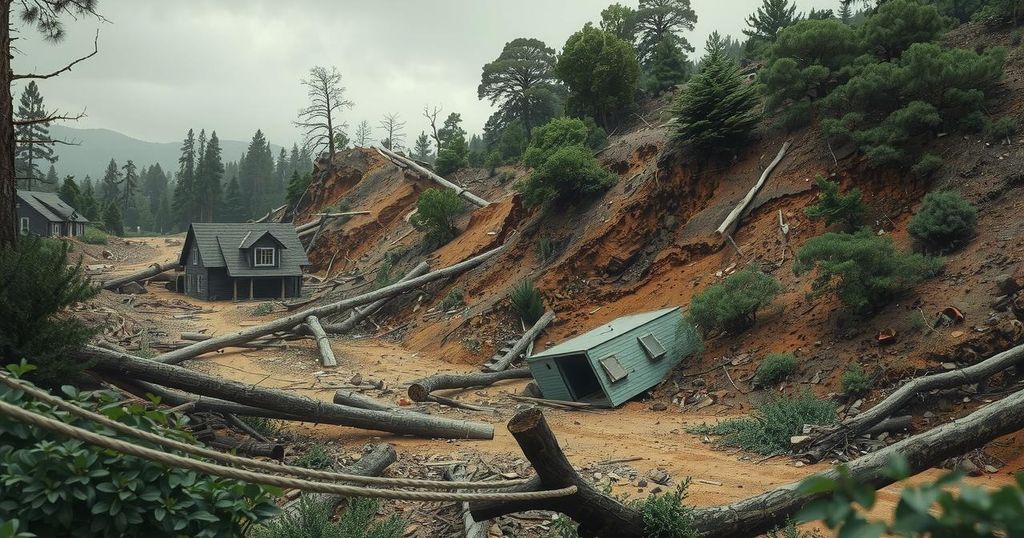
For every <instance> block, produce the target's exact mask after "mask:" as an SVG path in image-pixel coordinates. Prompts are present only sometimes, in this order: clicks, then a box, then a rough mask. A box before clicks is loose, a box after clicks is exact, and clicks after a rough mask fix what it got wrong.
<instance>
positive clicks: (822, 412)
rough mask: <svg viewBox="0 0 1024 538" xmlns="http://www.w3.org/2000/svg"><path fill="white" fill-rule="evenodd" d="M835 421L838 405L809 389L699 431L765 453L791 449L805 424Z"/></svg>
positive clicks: (776, 452)
mask: <svg viewBox="0 0 1024 538" xmlns="http://www.w3.org/2000/svg"><path fill="white" fill-rule="evenodd" d="M835 421H836V404H835V403H834V402H831V401H829V400H822V399H819V398H818V397H816V396H814V394H812V393H810V392H803V393H801V394H800V395H799V396H792V397H779V398H774V399H772V400H771V401H769V402H768V403H766V404H764V405H761V406H759V407H757V408H755V410H754V413H753V416H752V417H749V418H737V419H730V420H725V421H722V422H719V423H718V424H715V425H714V426H706V425H705V426H700V427H697V428H693V429H692V430H690V431H691V432H692V433H697V434H712V435H721V436H722V444H724V445H725V446H734V447H738V448H742V449H743V450H747V451H750V452H756V453H758V454H762V455H765V456H770V455H774V454H781V453H784V452H786V451H787V450H789V438H790V437H792V436H794V435H797V434H799V433H800V432H801V431H803V427H804V425H805V424H815V425H819V426H825V425H829V424H834V423H835Z"/></svg>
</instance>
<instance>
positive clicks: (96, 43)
mask: <svg viewBox="0 0 1024 538" xmlns="http://www.w3.org/2000/svg"><path fill="white" fill-rule="evenodd" d="M99 51H100V31H99V30H96V37H95V38H93V41H92V52H90V53H89V54H87V55H85V56H82V57H81V58H79V59H77V60H75V61H73V62H71V63H69V64H68V65H65V66H64V67H62V68H60V69H58V70H56V71H54V72H53V73H49V74H46V75H39V74H36V73H28V74H25V75H17V74H15V75H13V76H12V77H11V80H19V79H23V78H38V79H44V78H53V77H55V76H57V75H60V74H61V73H65V72H68V71H71V68H72V67H74V66H75V64H77V63H79V62H84V61H85V60H88V59H89V58H92V57H93V56H96V54H97V53H99ZM15 125H18V123H17V122H15Z"/></svg>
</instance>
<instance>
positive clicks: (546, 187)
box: [515, 145, 619, 206]
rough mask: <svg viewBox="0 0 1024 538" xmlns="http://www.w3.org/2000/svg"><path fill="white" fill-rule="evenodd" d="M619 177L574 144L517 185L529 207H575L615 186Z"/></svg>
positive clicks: (552, 157)
mask: <svg viewBox="0 0 1024 538" xmlns="http://www.w3.org/2000/svg"><path fill="white" fill-rule="evenodd" d="M618 180H619V177H618V176H617V175H615V174H613V173H611V172H609V171H607V170H605V169H604V168H601V165H600V164H599V163H598V162H597V159H595V158H594V155H593V154H592V153H591V152H590V150H589V149H587V148H585V147H583V146H579V145H572V146H566V147H563V148H560V149H557V150H555V152H554V153H552V154H551V156H550V157H548V159H547V160H545V161H544V163H543V164H541V165H540V166H539V167H537V168H535V169H534V170H533V173H532V174H530V177H528V178H527V179H526V180H524V181H521V182H518V183H516V185H515V188H516V189H517V190H519V191H520V192H522V193H523V201H524V202H525V203H526V205H528V206H535V205H541V204H546V203H550V204H553V205H556V206H565V205H571V204H572V203H575V202H578V201H580V200H583V199H586V198H590V197H592V196H594V195H596V194H598V193H601V192H604V191H606V190H608V189H609V188H611V187H612V186H614V185H615V184H616V183H617V182H618Z"/></svg>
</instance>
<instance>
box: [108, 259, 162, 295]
mask: <svg viewBox="0 0 1024 538" xmlns="http://www.w3.org/2000/svg"><path fill="white" fill-rule="evenodd" d="M178 265H179V264H178V262H168V263H154V264H153V265H150V266H149V267H147V268H145V269H143V270H141V271H136V272H134V273H132V274H130V275H125V276H122V277H118V278H115V279H113V280H107V281H105V282H103V285H102V286H101V287H102V288H103V289H105V290H116V289H117V288H120V287H121V286H124V285H125V284H127V283H129V282H136V281H139V280H145V279H147V278H152V277H154V276H156V275H159V274H160V273H163V272H166V271H170V270H171V269H174V268H175V267H178Z"/></svg>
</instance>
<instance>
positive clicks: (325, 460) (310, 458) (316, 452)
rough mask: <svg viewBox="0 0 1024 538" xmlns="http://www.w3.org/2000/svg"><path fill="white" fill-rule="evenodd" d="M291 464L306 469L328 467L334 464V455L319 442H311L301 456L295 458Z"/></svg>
mask: <svg viewBox="0 0 1024 538" xmlns="http://www.w3.org/2000/svg"><path fill="white" fill-rule="evenodd" d="M292 465H295V466H297V467H305V468H307V469H329V468H331V467H333V466H334V456H332V455H331V454H330V453H329V452H327V450H325V449H324V447H322V446H320V445H319V444H313V445H310V446H309V448H308V449H307V450H306V451H305V452H303V453H302V455H301V456H299V457H297V458H295V461H293V462H292Z"/></svg>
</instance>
